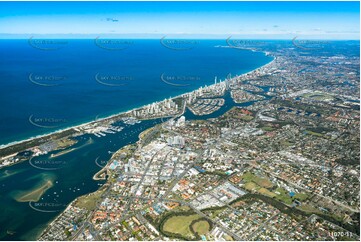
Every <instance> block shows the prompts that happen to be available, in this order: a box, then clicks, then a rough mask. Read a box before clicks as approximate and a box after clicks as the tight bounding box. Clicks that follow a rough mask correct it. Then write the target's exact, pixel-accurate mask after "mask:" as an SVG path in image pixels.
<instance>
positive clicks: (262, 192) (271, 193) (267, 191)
mask: <svg viewBox="0 0 361 242" xmlns="http://www.w3.org/2000/svg"><path fill="white" fill-rule="evenodd" d="M258 192H259V193H261V194H262V195H265V196H269V197H276V196H277V194H276V193H273V192H271V191H269V190H268V189H266V188H263V187H262V188H261V189H259V190H258Z"/></svg>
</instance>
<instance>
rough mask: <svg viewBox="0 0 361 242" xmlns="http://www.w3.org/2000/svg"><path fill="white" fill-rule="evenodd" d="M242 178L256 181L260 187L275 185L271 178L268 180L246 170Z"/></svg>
mask: <svg viewBox="0 0 361 242" xmlns="http://www.w3.org/2000/svg"><path fill="white" fill-rule="evenodd" d="M242 179H243V180H245V181H246V182H254V183H256V184H257V185H259V186H260V187H264V188H271V187H273V184H272V182H271V181H270V180H268V179H266V178H261V177H258V176H256V175H254V174H252V173H251V172H246V173H245V174H244V175H243V176H242Z"/></svg>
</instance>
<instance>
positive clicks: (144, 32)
mask: <svg viewBox="0 0 361 242" xmlns="http://www.w3.org/2000/svg"><path fill="white" fill-rule="evenodd" d="M359 9H360V5H359V2H0V34H1V36H2V37H3V38H4V36H5V37H8V36H11V35H12V34H16V35H18V36H21V37H29V35H52V36H60V35H63V34H67V35H69V34H71V35H72V36H73V37H79V36H80V37H87V36H88V37H93V36H94V35H99V34H101V35H111V34H117V35H126V36H135V37H139V36H140V37H142V36H143V37H144V36H145V37H156V36H160V35H162V36H163V35H179V36H193V37H194V36H203V37H208V38H209V37H215V38H217V37H221V38H223V37H224V36H229V35H233V36H240V37H242V36H243V37H247V38H259V39H285V38H287V39H289V38H290V37H292V36H304V37H309V38H315V39H359V35H360V33H359V28H360V24H359V21H360V20H359V17H360V16H359V15H360V12H359ZM9 34H10V35H9Z"/></svg>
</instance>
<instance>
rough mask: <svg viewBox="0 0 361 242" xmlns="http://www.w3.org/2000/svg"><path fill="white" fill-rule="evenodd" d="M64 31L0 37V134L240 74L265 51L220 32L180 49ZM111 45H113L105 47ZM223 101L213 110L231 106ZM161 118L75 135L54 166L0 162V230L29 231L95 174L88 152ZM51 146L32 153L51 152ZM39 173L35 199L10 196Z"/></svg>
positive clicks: (97, 153) (38, 128)
mask: <svg viewBox="0 0 361 242" xmlns="http://www.w3.org/2000/svg"><path fill="white" fill-rule="evenodd" d="M64 41H65V42H64V43H65V44H57V43H50V44H43V43H40V44H39V43H36V44H34V42H32V43H29V41H28V40H0V53H1V55H0V87H1V88H0V102H1V105H0V117H1V118H0V144H6V143H9V142H13V141H16V140H22V139H24V138H29V137H33V136H36V135H39V134H44V133H49V132H51V131H54V130H58V129H61V128H65V127H69V126H73V125H76V124H81V123H83V122H87V121H93V120H95V119H96V118H99V117H105V116H108V115H111V114H115V113H118V112H121V111H126V110H129V109H132V108H134V107H139V106H141V105H144V104H148V103H151V102H154V101H160V100H163V99H164V98H169V97H171V96H176V95H179V94H182V93H185V92H188V91H192V90H195V89H197V88H198V87H200V86H204V85H206V84H212V83H214V78H215V76H217V77H218V78H222V79H224V78H225V77H226V76H227V75H228V74H232V75H236V74H242V73H245V72H248V71H251V70H253V69H256V68H258V67H260V66H262V65H264V64H266V63H268V62H269V61H271V60H272V58H271V57H268V56H265V55H264V54H263V53H260V52H251V51H247V50H238V49H231V48H218V47H215V46H217V45H221V46H226V43H225V41H221V40H220V41H197V42H196V43H190V44H189V43H188V46H187V43H186V44H185V45H184V46H181V48H182V47H183V49H182V50H180V49H179V45H178V46H175V47H176V48H175V49H174V48H172V46H171V44H170V45H168V47H170V48H167V47H165V46H164V45H162V44H161V43H160V41H159V40H134V41H132V42H131V44H122V43H121V44H119V45H113V44H109V43H108V42H106V43H105V46H100V47H99V46H98V45H96V44H95V41H94V40H64ZM98 44H99V43H98ZM183 44H184V43H183ZM59 46H60V47H61V48H60V49H57V47H59ZM114 46H115V48H118V50H110V49H111V48H113V49H114ZM102 47H106V48H102ZM107 47H110V48H107ZM123 47H126V48H124V49H123ZM44 49H46V50H44ZM120 49H121V50H120ZM166 82H167V83H168V84H167V83H166ZM169 83H172V84H173V85H171V84H169ZM227 100H228V101H230V98H228V99H227ZM228 101H227V105H225V107H224V108H222V110H219V111H218V112H217V115H219V114H220V112H225V111H226V110H227V109H229V108H230V105H229V104H228ZM186 116H187V118H192V117H193V116H194V115H193V116H192V115H191V114H190V113H189V112H187V113H186ZM188 116H189V117H188ZM160 121H161V120H152V121H143V122H142V123H140V124H136V125H134V126H127V125H124V124H120V125H121V126H123V127H125V129H124V130H123V131H122V132H119V133H116V134H108V135H107V136H106V137H101V138H97V137H95V136H92V135H83V136H81V137H79V143H77V144H76V145H75V146H74V147H72V148H76V150H74V151H72V152H70V153H68V154H65V155H62V156H60V157H58V158H56V160H57V161H61V162H62V164H63V165H62V166H61V167H59V169H57V170H44V169H38V168H35V167H33V166H31V164H30V161H24V162H22V163H19V164H16V165H14V166H10V167H5V168H3V169H1V170H0V240H31V239H33V240H34V239H36V238H37V236H38V235H39V233H40V232H41V231H42V230H43V229H44V228H45V227H46V225H47V223H49V222H50V221H51V220H52V219H54V217H55V216H56V215H58V214H59V213H60V212H61V211H62V210H63V209H64V208H65V207H66V206H67V205H68V204H69V203H70V202H71V201H73V200H74V199H75V198H76V197H78V196H81V195H83V194H87V193H90V192H93V191H96V190H97V189H98V188H99V185H101V184H102V183H103V182H99V181H94V180H93V179H92V177H93V175H94V174H95V173H96V172H97V171H99V170H100V167H99V166H98V165H99V162H98V163H97V162H96V161H102V162H104V161H105V162H106V161H107V160H109V158H110V156H111V154H110V153H109V151H116V150H118V149H119V148H121V147H123V146H124V145H126V144H129V143H134V142H136V141H137V140H138V134H139V133H140V132H141V131H143V130H145V129H147V128H149V127H151V126H152V125H154V124H155V123H159V122H160ZM90 139H91V140H92V143H91V144H87V143H88V142H89V140H90ZM50 155H51V153H50V154H47V155H43V156H40V157H38V159H40V160H52V159H51V158H49V157H50ZM53 161H54V159H53ZM101 164H103V163H101ZM74 171H81V172H74ZM47 180H51V181H53V185H54V186H53V187H52V188H50V189H49V190H47V191H46V193H45V194H43V196H42V197H41V199H40V200H39V202H38V203H30V204H29V203H28V202H17V201H16V200H15V198H16V197H17V196H19V194H21V193H22V192H23V191H27V190H29V189H30V190H32V189H34V188H36V187H37V186H38V185H41V184H42V183H44V181H47ZM34 207H35V208H36V209H40V210H44V211H48V212H44V211H37V210H36V209H34ZM69 222H70V223H72V222H73V221H69Z"/></svg>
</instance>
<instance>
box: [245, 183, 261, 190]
mask: <svg viewBox="0 0 361 242" xmlns="http://www.w3.org/2000/svg"><path fill="white" fill-rule="evenodd" d="M244 188H245V189H246V190H249V191H252V190H257V189H258V186H257V184H256V183H254V182H247V183H246V184H244Z"/></svg>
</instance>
